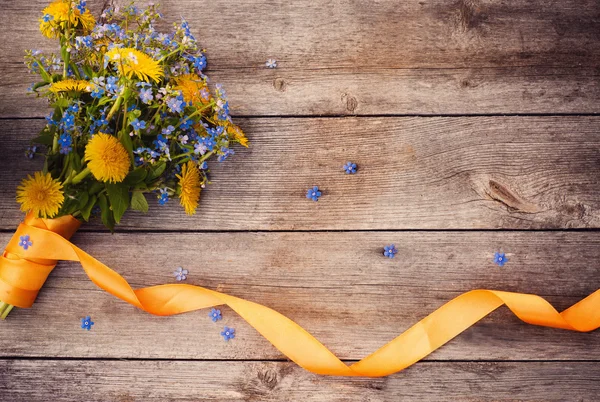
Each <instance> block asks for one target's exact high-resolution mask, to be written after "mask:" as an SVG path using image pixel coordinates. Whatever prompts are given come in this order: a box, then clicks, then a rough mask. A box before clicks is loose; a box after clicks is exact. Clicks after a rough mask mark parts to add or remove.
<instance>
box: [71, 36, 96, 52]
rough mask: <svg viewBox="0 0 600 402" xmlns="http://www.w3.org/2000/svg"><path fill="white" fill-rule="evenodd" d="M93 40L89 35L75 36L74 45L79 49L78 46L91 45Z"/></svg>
mask: <svg viewBox="0 0 600 402" xmlns="http://www.w3.org/2000/svg"><path fill="white" fill-rule="evenodd" d="M93 44H94V41H93V40H92V36H91V35H87V36H77V37H76V38H75V46H76V47H77V48H78V49H79V48H80V47H92V45H93Z"/></svg>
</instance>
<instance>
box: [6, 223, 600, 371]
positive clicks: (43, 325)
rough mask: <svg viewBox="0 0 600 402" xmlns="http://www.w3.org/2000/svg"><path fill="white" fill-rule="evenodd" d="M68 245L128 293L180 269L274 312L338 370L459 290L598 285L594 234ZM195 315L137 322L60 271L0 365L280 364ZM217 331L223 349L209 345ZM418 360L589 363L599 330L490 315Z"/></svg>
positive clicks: (215, 236) (239, 329)
mask: <svg viewBox="0 0 600 402" xmlns="http://www.w3.org/2000/svg"><path fill="white" fill-rule="evenodd" d="M8 237H9V235H8V234H2V235H1V236H0V244H5V243H6V241H7V240H8ZM33 242H34V244H35V239H33ZM74 242H75V243H76V244H77V245H79V246H80V247H81V248H83V249H84V250H86V251H88V252H90V253H91V254H92V255H94V256H96V257H97V258H99V259H100V260H101V261H103V262H104V263H106V264H107V265H109V266H111V267H113V268H114V269H116V270H117V271H119V272H120V273H121V274H122V275H123V276H124V277H125V278H126V279H128V280H129V281H130V282H131V283H132V286H134V287H136V288H137V287H143V286H150V285H157V284H162V283H172V282H175V280H174V278H173V276H172V272H173V270H174V269H175V268H176V267H177V266H183V267H185V268H186V269H188V270H189V271H190V273H189V277H188V280H187V282H186V283H191V284H197V285H200V286H205V287H208V288H210V289H217V290H220V291H223V292H226V293H229V294H232V295H235V296H239V297H243V298H246V299H248V300H252V301H255V302H258V303H261V304H264V305H267V306H269V307H271V308H274V309H275V310H277V311H279V312H281V313H282V314H285V315H286V316H288V317H290V318H291V319H293V320H296V321H297V322H298V323H299V324H300V325H302V326H303V327H305V328H306V329H307V330H308V331H309V332H311V333H313V334H314V335H315V336H316V337H317V339H319V340H320V341H321V342H323V343H324V344H325V345H326V346H328V347H329V348H330V349H331V350H332V351H333V352H334V353H336V354H337V355H338V356H340V358H343V359H349V360H358V359H360V358H362V357H364V356H366V355H368V354H369V353H371V352H373V351H375V350H376V349H378V348H379V347H380V346H382V345H384V344H385V343H387V342H388V341H389V340H391V339H393V338H394V337H396V336H397V335H398V334H400V333H401V332H402V331H404V330H405V329H408V328H409V327H410V326H412V325H413V324H414V323H416V322H417V321H419V320H420V319H422V318H423V317H425V316H426V315H427V314H429V313H430V312H432V311H433V310H435V309H436V308H438V307H439V306H441V305H442V304H443V303H445V302H446V301H448V300H450V299H452V298H454V297H455V296H457V295H458V294H460V293H462V292H465V291H468V290H472V289H477V288H492V289H500V290H507V291H517V292H525V293H535V294H539V295H542V296H544V297H547V298H548V300H549V301H550V302H552V303H554V304H555V306H556V307H557V308H559V309H564V308H566V307H568V306H570V305H571V304H573V303H575V302H577V301H579V300H580V299H582V298H583V297H585V296H587V295H588V294H590V293H592V292H593V291H595V290H596V289H597V288H598V281H597V276H598V269H599V268H600V263H599V261H600V247H599V244H600V232H592V233H583V232H562V233H561V232H552V233H548V232H540V233H536V232H534V233H532V232H504V233H498V232H417V233H410V232H386V233H380V232H348V233H337V232H336V233H326V232H325V233H299V232H294V233H200V234H191V233H185V234H184V233H172V234H171V233H167V234H147V233H139V234H136V235H132V234H116V235H114V236H113V235H109V234H100V233H79V234H77V235H76V237H75V239H74ZM389 243H395V244H396V245H397V247H398V248H399V254H398V255H397V256H396V258H395V259H393V260H390V259H388V258H384V257H383V256H382V255H381V252H382V248H383V246H384V245H385V244H389ZM497 250H502V251H504V252H506V253H507V256H508V258H509V262H508V263H507V264H506V265H505V266H504V267H502V268H500V267H498V266H496V265H494V264H493V263H492V258H493V254H494V252H495V251H497ZM207 314H208V311H207V310H203V311H199V312H195V313H190V314H183V315H180V316H175V317H154V316H151V315H149V314H147V313H144V312H142V311H140V310H137V309H135V308H134V307H132V306H130V305H128V304H125V303H124V302H122V301H120V300H118V299H116V298H114V297H113V296H111V295H109V294H107V293H104V292H103V291H100V290H99V289H98V288H97V287H96V286H95V285H93V284H92V283H91V282H90V281H89V280H88V279H87V277H86V276H85V274H84V273H83V271H82V270H81V268H80V267H79V265H76V264H73V263H61V264H60V266H59V267H58V268H57V269H56V270H55V272H54V273H52V275H51V277H50V279H49V281H48V282H47V284H46V285H45V287H44V289H43V290H42V292H41V294H40V296H39V298H38V300H37V302H36V304H35V305H34V307H33V308H32V309H19V310H17V311H14V312H12V313H11V315H10V317H9V319H8V320H7V321H5V322H1V323H0V339H2V340H3V341H2V342H1V344H2V348H0V355H2V356H34V357H35V356H46V357H47V356H60V357H75V358H81V357H94V358H107V357H111V358H127V357H136V358H163V359H165V358H168V359H170V358H184V359H259V360H261V359H279V358H282V355H281V354H280V353H279V352H278V351H277V350H276V349H275V348H273V347H272V346H271V345H270V344H269V343H268V342H267V341H266V340H264V339H263V338H262V337H261V336H260V335H259V334H258V333H257V332H255V331H254V330H253V329H252V328H251V327H250V326H249V325H247V324H246V323H245V322H244V321H243V320H242V319H241V318H239V317H238V316H237V315H236V314H235V313H233V312H232V311H231V310H229V309H228V308H223V316H224V319H223V320H222V321H219V322H218V323H213V322H212V321H211V320H210V319H209V317H208V316H207ZM86 315H91V316H92V319H93V321H95V323H96V324H95V325H94V327H93V329H92V330H91V331H90V332H88V331H85V330H82V329H81V328H80V326H79V324H80V321H79V319H80V318H81V317H84V316H86ZM224 325H227V326H232V327H234V328H235V329H236V333H237V336H236V339H234V340H232V341H230V342H224V341H223V340H222V339H221V336H220V331H221V330H222V328H223V326H224ZM431 358H433V359H439V360H453V359H461V360H462V359H469V360H482V359H483V360H490V359H494V360H495V359H499V360H531V359H534V360H543V359H552V360H557V359H559V360H562V359H565V360H570V359H582V360H588V359H595V360H598V359H600V333H598V332H594V333H587V334H582V333H575V332H570V331H562V330H555V329H549V328H542V327H535V326H530V325H526V324H524V323H521V322H520V321H519V320H518V319H517V318H515V317H514V316H513V315H512V314H510V312H509V311H508V310H506V309H500V310H498V311H496V312H494V313H493V314H492V315H490V317H488V318H485V319H484V320H483V321H482V322H480V323H478V324H477V325H475V326H474V327H473V328H471V329H469V330H468V331H467V332H466V333H464V334H462V335H460V336H459V337H457V338H456V339H455V340H453V341H452V342H450V343H449V344H447V345H446V346H444V347H443V348H442V349H440V350H438V351H437V352H435V353H434V354H433V355H431Z"/></svg>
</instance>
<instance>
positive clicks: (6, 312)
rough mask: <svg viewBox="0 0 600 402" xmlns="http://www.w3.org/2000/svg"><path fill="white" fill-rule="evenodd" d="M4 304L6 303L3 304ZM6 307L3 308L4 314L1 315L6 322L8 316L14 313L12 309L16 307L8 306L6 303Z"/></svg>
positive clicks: (0, 317)
mask: <svg viewBox="0 0 600 402" xmlns="http://www.w3.org/2000/svg"><path fill="white" fill-rule="evenodd" d="M2 303H4V302H2ZM4 305H5V306H4V307H3V308H2V313H1V314H0V319H2V320H5V319H6V317H7V316H8V314H9V313H10V312H11V311H12V309H13V308H14V307H15V306H13V305H12V304H6V303H4Z"/></svg>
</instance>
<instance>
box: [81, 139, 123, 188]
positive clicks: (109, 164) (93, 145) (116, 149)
mask: <svg viewBox="0 0 600 402" xmlns="http://www.w3.org/2000/svg"><path fill="white" fill-rule="evenodd" d="M85 160H86V161H87V162H88V168H89V169H90V171H91V172H92V174H93V175H94V177H95V178H96V179H97V180H99V181H104V182H106V181H109V182H111V183H120V182H122V181H123V179H125V176H127V173H129V164H130V161H129V154H128V153H127V150H126V149H125V147H124V146H123V144H121V143H120V142H119V140H118V139H117V138H115V137H113V136H112V135H110V134H104V133H99V134H96V135H94V136H93V137H92V139H91V140H90V141H89V142H88V144H87V145H86V147H85Z"/></svg>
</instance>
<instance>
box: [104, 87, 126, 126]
mask: <svg viewBox="0 0 600 402" xmlns="http://www.w3.org/2000/svg"><path fill="white" fill-rule="evenodd" d="M126 90H127V87H126V86H124V87H123V89H122V90H121V93H120V94H119V96H118V97H117V100H116V101H115V103H114V104H113V105H112V107H111V108H110V110H109V111H108V114H107V115H106V120H107V121H108V122H110V119H111V118H112V117H113V115H114V114H115V113H116V112H117V110H119V108H120V107H121V103H122V102H123V98H124V97H125V91H126Z"/></svg>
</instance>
